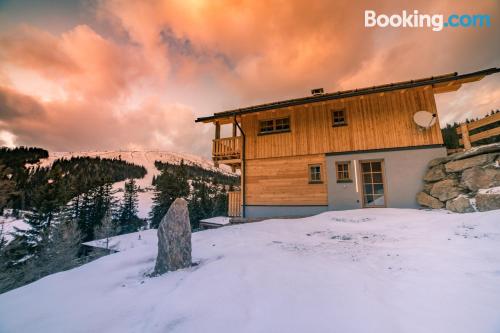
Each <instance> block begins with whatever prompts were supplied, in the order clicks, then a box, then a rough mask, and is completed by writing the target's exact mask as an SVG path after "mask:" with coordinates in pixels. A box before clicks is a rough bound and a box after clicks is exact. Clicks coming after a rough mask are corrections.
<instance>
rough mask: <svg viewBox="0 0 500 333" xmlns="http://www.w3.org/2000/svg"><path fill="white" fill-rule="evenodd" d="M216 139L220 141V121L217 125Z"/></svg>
mask: <svg viewBox="0 0 500 333" xmlns="http://www.w3.org/2000/svg"><path fill="white" fill-rule="evenodd" d="M215 138H216V139H220V123H219V122H218V121H217V122H216V123H215Z"/></svg>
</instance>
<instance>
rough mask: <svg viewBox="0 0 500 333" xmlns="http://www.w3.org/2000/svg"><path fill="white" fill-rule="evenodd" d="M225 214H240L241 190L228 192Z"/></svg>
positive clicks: (231, 215) (234, 215) (235, 215)
mask: <svg viewBox="0 0 500 333" xmlns="http://www.w3.org/2000/svg"><path fill="white" fill-rule="evenodd" d="M227 215H228V216H229V217H239V216H241V192H240V191H232V192H228V207H227Z"/></svg>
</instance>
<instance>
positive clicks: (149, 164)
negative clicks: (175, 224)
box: [37, 150, 235, 218]
mask: <svg viewBox="0 0 500 333" xmlns="http://www.w3.org/2000/svg"><path fill="white" fill-rule="evenodd" d="M75 156H83V157H100V158H109V159H122V160H124V161H127V162H130V163H134V164H137V165H142V166H144V167H145V168H146V170H147V174H146V176H145V177H144V178H142V179H137V186H139V188H140V191H139V217H141V218H146V217H148V214H149V211H150V210H151V206H152V199H153V194H154V192H153V186H152V184H151V183H152V180H153V177H154V176H156V175H158V174H159V171H158V169H157V168H156V167H155V165H154V163H155V161H160V162H164V163H165V162H168V163H173V164H179V163H180V162H181V160H184V163H186V164H188V165H197V166H200V167H202V168H203V169H206V170H210V171H216V172H220V173H223V174H226V175H235V174H234V173H232V172H231V169H230V168H229V167H227V166H221V167H220V168H216V167H215V166H214V164H213V162H212V161H211V160H209V159H207V158H204V157H201V156H197V155H193V154H188V153H176V152H169V151H153V150H149V151H121V150H120V151H81V152H50V153H49V157H48V158H45V159H42V160H41V161H40V162H39V163H37V165H40V166H49V165H51V164H52V163H53V162H54V161H55V160H57V159H69V158H71V157H75ZM124 183H125V182H124V181H123V182H118V183H115V184H114V185H113V188H114V189H115V190H118V191H119V192H118V193H117V196H120V195H121V193H122V190H123V187H124Z"/></svg>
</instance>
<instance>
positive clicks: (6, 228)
mask: <svg viewBox="0 0 500 333" xmlns="http://www.w3.org/2000/svg"><path fill="white" fill-rule="evenodd" d="M29 227H30V226H29V224H27V223H26V222H24V220H23V219H17V218H15V217H13V216H0V234H1V235H2V236H3V237H4V238H5V240H6V241H7V242H10V241H11V240H12V239H13V238H14V237H13V236H12V235H11V233H13V232H14V231H16V230H15V228H17V229H20V230H26V229H28V228H29Z"/></svg>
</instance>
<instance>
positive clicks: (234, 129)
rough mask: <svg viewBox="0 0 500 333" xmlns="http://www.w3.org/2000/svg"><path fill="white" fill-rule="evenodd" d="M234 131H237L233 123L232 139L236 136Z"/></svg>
mask: <svg viewBox="0 0 500 333" xmlns="http://www.w3.org/2000/svg"><path fill="white" fill-rule="evenodd" d="M236 130H237V127H236V124H235V123H233V137H235V136H236Z"/></svg>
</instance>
